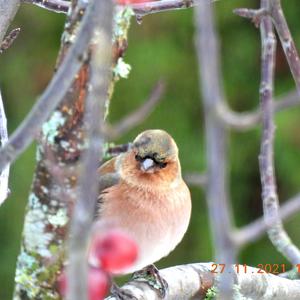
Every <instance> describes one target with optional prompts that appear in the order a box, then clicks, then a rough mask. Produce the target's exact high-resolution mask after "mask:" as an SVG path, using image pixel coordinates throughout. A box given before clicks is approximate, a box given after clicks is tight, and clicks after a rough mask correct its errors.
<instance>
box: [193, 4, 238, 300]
mask: <svg viewBox="0 0 300 300" xmlns="http://www.w3.org/2000/svg"><path fill="white" fill-rule="evenodd" d="M195 13H196V14H195V25H196V30H197V31H196V34H197V43H196V49H197V55H198V61H199V70H200V74H201V81H200V85H201V86H202V89H201V90H202V94H203V101H204V118H205V130H206V139H207V140H206V156H207V188H206V198H207V199H206V200H207V204H208V211H209V219H210V227H211V231H212V236H213V242H214V247H215V257H216V261H219V262H222V263H225V264H232V263H234V262H235V261H236V251H237V249H236V247H235V244H234V242H233V240H232V237H231V233H232V223H231V222H232V221H231V220H232V219H233V218H232V216H231V214H230V213H231V208H230V204H229V200H228V191H227V189H228V186H227V160H226V156H227V147H226V140H227V131H226V128H224V125H223V123H222V122H221V121H220V120H219V119H218V118H216V117H215V113H214V112H215V110H216V107H217V106H218V105H219V104H220V103H224V102H225V96H224V90H223V85H222V82H221V74H220V70H221V68H220V61H219V59H220V57H219V45H218V39H217V33H216V32H215V26H214V16H213V10H212V5H211V3H210V1H208V0H202V1H201V2H200V3H199V5H198V6H196V8H195ZM216 220H218V222H216ZM232 284H233V278H232V276H231V274H230V273H227V272H226V273H224V274H223V275H222V278H221V282H220V285H219V288H220V294H221V295H222V300H229V299H232Z"/></svg>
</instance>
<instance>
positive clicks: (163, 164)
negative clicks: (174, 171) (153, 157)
mask: <svg viewBox="0 0 300 300" xmlns="http://www.w3.org/2000/svg"><path fill="white" fill-rule="evenodd" d="M166 166H167V163H160V164H159V167H160V168H161V169H163V168H165V167H166Z"/></svg>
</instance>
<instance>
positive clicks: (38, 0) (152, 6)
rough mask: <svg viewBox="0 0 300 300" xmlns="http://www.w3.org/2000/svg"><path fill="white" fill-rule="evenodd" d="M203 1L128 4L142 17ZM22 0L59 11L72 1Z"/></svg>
mask: <svg viewBox="0 0 300 300" xmlns="http://www.w3.org/2000/svg"><path fill="white" fill-rule="evenodd" d="M201 1H202V0H160V1H150V2H144V3H132V4H130V5H128V6H130V7H131V8H132V9H133V11H134V12H135V14H136V15H137V17H140V18H141V17H144V16H146V15H149V14H154V13H158V12H163V11H169V10H178V9H185V8H190V7H194V6H196V5H198V4H199V3H200V2H201ZM215 1H218V0H211V2H215ZM22 2H25V3H31V4H35V5H37V6H40V7H42V8H45V9H48V10H51V11H54V12H57V13H67V12H68V9H69V7H70V2H69V1H64V0H22Z"/></svg>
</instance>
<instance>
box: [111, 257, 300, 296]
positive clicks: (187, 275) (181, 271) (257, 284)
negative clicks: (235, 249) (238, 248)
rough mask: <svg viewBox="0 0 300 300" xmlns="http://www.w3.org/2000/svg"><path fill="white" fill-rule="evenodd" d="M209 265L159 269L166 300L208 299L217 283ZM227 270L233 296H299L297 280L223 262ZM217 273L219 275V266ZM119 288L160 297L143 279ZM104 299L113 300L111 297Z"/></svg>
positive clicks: (135, 294)
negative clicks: (233, 291)
mask: <svg viewBox="0 0 300 300" xmlns="http://www.w3.org/2000/svg"><path fill="white" fill-rule="evenodd" d="M212 265H213V263H197V264H189V265H181V266H176V267H171V268H167V269H163V270H160V275H161V276H162V277H163V278H164V279H165V280H166V281H167V283H168V285H169V294H168V300H177V299H185V300H192V299H199V300H201V299H208V298H205V296H206V292H207V290H208V289H210V288H212V287H213V286H214V285H215V284H216V283H217V277H216V276H214V275H216V274H214V273H212V272H211V271H212ZM228 270H233V273H234V274H233V276H234V281H235V295H234V296H236V298H234V299H260V300H282V299H289V300H297V299H299V298H300V280H289V279H285V278H281V277H278V276H275V275H273V274H270V273H263V274H260V273H259V270H260V269H257V268H252V267H250V266H245V265H234V266H233V268H230V266H229V265H226V266H225V271H224V272H228ZM237 270H239V272H237ZM217 272H218V273H219V274H220V269H219V268H218V269H217ZM122 289H124V290H126V291H130V292H131V294H133V296H134V297H136V299H137V300H150V299H151V300H160V299H161V298H160V297H159V296H158V295H157V294H156V293H155V291H154V290H153V289H151V288H150V287H149V285H147V284H146V283H144V282H137V281H130V282H128V283H126V284H125V285H124V286H123V287H122ZM212 298H213V297H212ZM106 299H107V300H117V299H116V298H115V297H114V296H110V297H108V298H106ZM214 299H215V298H214ZM222 299H224V298H223V297H222ZM232 299H233V298H232Z"/></svg>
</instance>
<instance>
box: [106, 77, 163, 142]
mask: <svg viewBox="0 0 300 300" xmlns="http://www.w3.org/2000/svg"><path fill="white" fill-rule="evenodd" d="M164 90H165V84H164V83H163V81H161V80H160V81H158V82H157V84H156V85H155V87H154V88H153V90H152V92H151V95H150V97H149V99H148V100H147V101H145V102H144V103H143V105H142V106H140V107H139V108H138V109H137V110H135V111H134V112H132V113H130V114H129V115H128V116H126V117H124V118H123V119H122V120H120V121H119V122H118V123H117V124H114V125H106V135H107V136H108V137H109V138H110V139H112V140H113V139H117V138H119V137H120V136H122V135H124V134H125V133H126V132H128V131H129V130H131V129H132V128H134V127H135V126H137V125H138V124H140V123H142V122H143V121H144V120H145V119H146V118H147V117H148V116H149V115H150V114H151V112H152V111H153V110H154V108H155V106H156V105H157V104H158V102H159V101H160V100H161V99H162V94H163V93H164Z"/></svg>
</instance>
